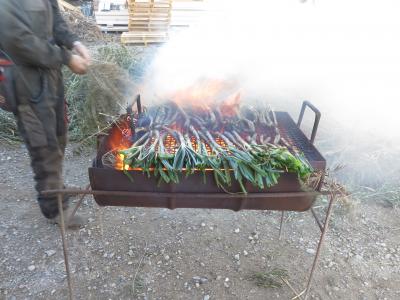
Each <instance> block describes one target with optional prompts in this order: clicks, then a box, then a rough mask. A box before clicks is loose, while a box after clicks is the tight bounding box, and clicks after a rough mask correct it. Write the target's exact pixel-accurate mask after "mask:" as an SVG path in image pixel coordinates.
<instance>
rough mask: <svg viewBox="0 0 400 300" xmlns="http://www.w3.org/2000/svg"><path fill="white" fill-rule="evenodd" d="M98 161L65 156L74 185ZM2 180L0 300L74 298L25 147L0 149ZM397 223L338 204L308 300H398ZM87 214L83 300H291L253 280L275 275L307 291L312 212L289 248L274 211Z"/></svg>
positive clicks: (291, 231) (78, 272) (79, 245)
mask: <svg viewBox="0 0 400 300" xmlns="http://www.w3.org/2000/svg"><path fill="white" fill-rule="evenodd" d="M93 156H94V153H90V154H89V155H88V154H86V155H82V156H73V155H72V151H71V149H68V151H67V156H66V162H65V169H66V170H65V178H66V182H67V184H69V185H76V186H81V187H84V186H85V185H86V184H87V182H88V176H87V167H88V166H89V165H90V162H91V157H93ZM0 174H2V176H1V177H0V190H1V193H0V241H1V242H0V299H66V298H67V282H66V277H65V272H64V264H63V255H62V247H61V238H60V235H59V232H58V228H57V227H56V226H55V225H50V224H48V223H47V222H46V221H45V219H44V218H42V216H41V215H40V212H39V209H38V206H37V204H36V201H35V193H34V190H33V181H32V174H31V170H30V166H29V158H28V156H27V154H26V150H25V149H24V147H22V146H20V147H12V148H10V147H6V146H4V145H0ZM376 200H378V199H376ZM322 204H324V202H323V201H320V202H319V203H317V204H316V206H317V207H318V208H317V210H318V211H320V212H322V211H323V206H322ZM399 212H400V210H399V208H393V207H388V206H385V205H383V204H382V203H380V202H379V201H368V202H366V201H357V202H356V201H353V202H351V203H347V204H343V203H342V204H339V205H336V207H335V210H334V214H333V217H332V221H331V224H330V225H331V227H330V231H329V232H328V234H327V236H326V244H325V246H324V249H323V252H322V257H321V260H320V264H319V266H318V267H317V270H316V274H315V278H314V282H313V287H312V291H311V295H312V297H311V298H312V299H400V268H399V265H400V243H399V242H400V237H399V236H400V235H399V233H400V217H399ZM81 213H83V214H86V215H88V216H89V217H90V223H89V224H88V225H87V226H86V227H85V228H82V229H80V230H78V231H69V233H68V243H69V247H70V248H69V249H70V259H71V267H72V272H73V284H74V290H75V298H76V299H149V300H150V299H174V300H175V299H200V300H207V299H252V300H257V299H292V297H293V296H294V294H293V292H292V290H291V289H290V288H289V287H288V286H287V285H285V284H282V286H281V287H275V288H272V287H260V286H257V285H256V283H255V282H254V280H253V279H252V278H253V277H254V276H255V275H256V274H260V273H266V274H269V273H270V272H271V271H272V270H273V269H275V268H278V269H280V270H281V271H282V272H283V271H285V272H287V274H288V281H289V282H290V284H291V285H292V286H293V287H294V288H295V289H297V290H299V291H300V290H302V289H303V288H304V286H305V281H306V278H307V275H308V272H309V271H310V268H311V263H312V258H313V254H314V252H315V249H316V245H317V238H318V228H317V227H316V225H315V222H314V220H313V219H312V217H311V214H310V213H308V212H306V213H290V214H288V215H287V218H286V220H285V221H286V224H285V225H286V227H285V229H284V235H283V238H282V239H281V240H278V228H279V220H280V214H279V213H278V212H270V211H261V212H260V211H245V212H239V213H235V212H231V211H226V210H189V209H178V210H174V211H170V210H167V209H144V208H114V207H110V208H99V207H98V206H97V205H96V204H95V203H94V201H92V199H91V198H88V199H87V200H86V202H85V203H84V205H83V207H82V208H81ZM283 273H284V272H283ZM270 277H271V278H272V279H274V280H275V281H277V283H282V281H280V280H279V279H277V278H276V277H273V276H272V275H271V276H270ZM272 283H273V282H272Z"/></svg>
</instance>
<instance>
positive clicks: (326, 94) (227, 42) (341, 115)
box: [144, 0, 400, 181]
mask: <svg viewBox="0 0 400 300" xmlns="http://www.w3.org/2000/svg"><path fill="white" fill-rule="evenodd" d="M206 7H208V9H209V12H208V13H207V14H206V16H205V17H204V19H203V20H202V22H200V23H199V24H198V25H197V26H193V27H191V28H190V29H187V30H185V31H182V32H180V33H179V34H177V35H176V36H174V37H173V38H172V39H171V41H170V42H169V43H167V44H166V45H165V46H163V47H162V48H161V49H160V51H159V54H158V55H157V57H156V59H155V61H154V64H153V65H152V67H151V68H150V69H149V72H148V75H147V79H146V81H145V82H146V83H147V86H146V87H145V89H144V90H145V92H147V93H146V94H147V97H150V96H149V95H154V94H157V95H160V96H162V95H164V94H168V93H169V92H173V91H176V90H178V89H182V88H185V87H188V86H190V85H192V84H193V83H194V82H196V81H197V80H199V79H201V78H211V79H213V78H215V79H235V80H236V81H237V82H239V83H240V88H241V89H242V91H243V92H242V97H243V98H248V99H262V100H263V101H267V102H270V103H271V104H273V106H274V108H275V109H277V110H289V111H290V112H293V113H295V114H297V113H298V109H299V107H300V105H301V101H302V100H304V99H308V100H310V101H311V102H313V103H314V104H315V105H316V106H318V107H319V108H320V109H321V111H322V114H323V119H322V125H321V126H322V128H321V130H320V132H319V136H318V138H319V141H320V144H319V146H320V147H321V149H322V150H323V151H324V154H325V155H326V156H327V157H328V159H329V160H330V161H331V163H332V164H333V163H343V164H347V165H349V166H350V167H349V168H348V172H349V173H352V174H357V176H358V177H360V176H359V174H363V179H366V180H367V181H371V180H370V179H371V177H373V178H375V177H376V176H375V175H377V174H378V173H379V176H381V175H382V174H383V173H385V172H387V171H388V170H389V169H390V170H392V169H394V170H397V171H398V170H399V169H400V163H399V158H398V157H397V155H394V154H395V152H393V151H397V150H399V149H400V121H399V114H400V104H399V101H400V18H399V17H398V12H399V11H400V1H398V0H397V1H396V0H379V1H378V0H375V1H373V0H363V1H362V0H314V1H311V0H309V1H306V2H304V1H298V0H247V1H242V0H229V1H222V0H208V1H206ZM385 158H387V159H389V160H393V159H394V161H392V162H391V163H390V164H389V166H388V167H387V168H386V169H383V170H382V166H381V165H380V164H381V162H383V161H384V159H385ZM374 159H375V160H374ZM386 161H387V160H386ZM371 162H373V163H372V164H371ZM397 164H398V165H397ZM378 167H379V170H377V168H378ZM350 171H351V172H350ZM366 174H367V175H366ZM344 177H346V176H344ZM364 177H365V178H364ZM346 178H347V177H346Z"/></svg>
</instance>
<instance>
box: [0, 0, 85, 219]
mask: <svg viewBox="0 0 400 300" xmlns="http://www.w3.org/2000/svg"><path fill="white" fill-rule="evenodd" d="M0 49H1V50H2V51H4V52H5V53H7V54H8V56H10V58H11V59H12V60H13V62H14V64H15V65H16V68H15V72H14V73H13V78H14V81H15V94H16V99H17V104H18V105H17V110H16V112H15V113H14V115H15V117H16V120H17V124H18V130H19V133H20V135H21V136H22V138H23V140H24V142H25V144H26V147H27V149H28V152H29V155H30V159H31V166H32V169H33V173H34V180H35V183H36V186H35V188H36V191H37V193H38V196H37V200H38V202H39V206H40V209H41V212H42V213H43V215H44V216H45V217H46V218H47V219H49V220H50V222H51V223H58V222H59V219H60V216H59V213H58V202H57V198H56V197H55V196H44V195H41V192H42V191H44V190H53V189H62V188H64V184H63V179H62V164H63V159H64V150H65V146H66V142H67V121H66V120H67V119H66V104H65V99H64V84H63V77H62V72H61V71H62V67H63V65H66V66H68V67H69V68H70V69H71V71H72V72H74V73H76V74H85V73H86V72H87V70H88V66H89V63H90V55H89V51H88V50H87V48H86V47H85V46H84V45H83V44H82V43H80V42H79V41H78V39H77V37H76V36H75V35H74V34H73V33H72V32H71V31H70V30H69V28H68V25H67V24H66V22H65V21H64V20H63V18H62V16H61V13H60V10H59V6H58V1H57V0H18V1H15V0H0ZM67 208H68V200H65V201H64V203H63V209H64V210H67ZM84 221H85V220H84V219H83V218H82V217H79V216H75V217H74V218H72V220H70V224H69V225H70V226H71V227H74V226H79V225H82V224H83V223H84Z"/></svg>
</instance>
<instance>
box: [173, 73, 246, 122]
mask: <svg viewBox="0 0 400 300" xmlns="http://www.w3.org/2000/svg"><path fill="white" fill-rule="evenodd" d="M167 99H172V101H174V102H175V103H176V104H177V105H178V106H180V107H187V106H191V107H193V108H195V109H198V110H199V111H207V110H209V108H210V107H215V106H219V108H220V111H221V113H222V115H224V116H233V115H235V114H237V112H238V110H239V105H240V91H238V87H237V83H236V82H235V81H229V80H216V79H215V80H211V79H203V80H200V81H198V82H196V83H195V84H193V85H192V86H190V87H187V88H184V89H182V90H178V91H176V92H175V93H173V94H172V95H169V96H168V97H167Z"/></svg>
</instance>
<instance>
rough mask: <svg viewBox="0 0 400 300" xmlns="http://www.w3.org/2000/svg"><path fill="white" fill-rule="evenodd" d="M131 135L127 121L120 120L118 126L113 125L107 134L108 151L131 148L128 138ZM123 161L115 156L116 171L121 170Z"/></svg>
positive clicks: (118, 156)
mask: <svg viewBox="0 0 400 300" xmlns="http://www.w3.org/2000/svg"><path fill="white" fill-rule="evenodd" d="M131 135H132V132H131V129H130V127H129V119H128V118H125V119H124V120H121V121H120V122H119V123H118V124H115V125H114V126H113V127H112V128H111V129H110V132H109V138H108V143H109V144H108V146H109V149H112V150H115V151H120V150H125V149H128V148H129V147H130V146H131V142H130V137H131ZM123 160H124V157H123V155H121V154H118V155H117V156H116V162H115V168H116V169H117V170H123V169H124V166H123Z"/></svg>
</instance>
